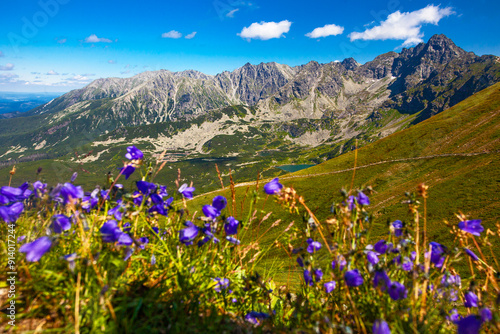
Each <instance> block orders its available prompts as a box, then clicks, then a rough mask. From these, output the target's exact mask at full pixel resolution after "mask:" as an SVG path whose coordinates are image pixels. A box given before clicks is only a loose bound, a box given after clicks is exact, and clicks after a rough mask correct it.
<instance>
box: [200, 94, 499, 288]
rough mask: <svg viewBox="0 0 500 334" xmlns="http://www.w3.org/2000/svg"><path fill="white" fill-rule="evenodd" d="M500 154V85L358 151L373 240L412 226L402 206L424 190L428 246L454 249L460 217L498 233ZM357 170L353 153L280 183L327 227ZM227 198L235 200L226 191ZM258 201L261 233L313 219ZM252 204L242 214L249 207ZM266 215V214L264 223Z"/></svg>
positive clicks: (239, 194) (270, 264)
mask: <svg viewBox="0 0 500 334" xmlns="http://www.w3.org/2000/svg"><path fill="white" fill-rule="evenodd" d="M499 149H500V84H496V85H494V86H492V87H490V88H487V89H485V90H483V91H481V92H479V93H477V94H475V95H474V96H472V97H470V98H468V99H467V100H465V101H463V102H462V103H460V104H458V105H456V106H454V107H453V108H450V109H449V110H447V111H445V112H443V113H441V114H438V115H436V116H434V117H432V118H430V119H428V120H426V121H424V122H422V123H420V124H417V125H415V126H413V127H411V128H409V129H406V130H403V131H400V132H398V133H395V134H392V135H390V136H388V137H386V138H384V139H381V140H379V141H377V142H375V143H372V144H370V145H367V146H365V147H363V148H361V149H359V150H358V158H357V169H356V174H355V180H354V188H364V187H366V186H369V185H371V186H372V187H373V189H374V191H375V193H374V194H373V195H372V196H371V205H370V210H371V211H372V212H374V214H375V217H376V219H375V225H374V227H373V229H372V232H371V233H372V237H373V238H374V240H375V237H376V236H380V235H381V234H383V233H386V231H387V229H386V224H387V222H388V221H393V220H395V219H400V220H403V221H405V220H408V219H409V218H410V215H409V214H408V208H407V205H406V204H403V203H402V202H403V201H404V200H405V199H406V198H405V196H404V194H405V192H414V191H415V190H416V186H417V185H418V184H419V183H421V182H424V183H426V184H427V185H429V186H430V189H429V194H430V195H429V199H428V210H427V211H428V216H427V218H428V230H429V231H428V235H429V238H430V240H435V241H439V242H442V243H444V244H449V243H450V241H451V240H450V238H451V235H450V233H449V227H448V226H446V225H445V224H443V221H444V220H448V221H449V222H450V223H453V224H456V223H458V219H457V218H456V217H455V214H456V213H458V212H459V211H461V212H463V213H464V214H466V215H468V216H470V218H471V219H482V220H483V223H484V225H485V227H486V228H491V227H493V226H494V224H495V223H496V222H499V218H498V217H500V192H499V191H498V190H499V189H500V152H499ZM353 165H354V152H349V153H347V154H344V155H342V156H339V157H337V158H334V159H332V160H329V161H327V162H325V163H322V164H320V165H317V166H315V167H311V168H308V169H305V170H302V171H299V172H296V173H293V174H289V175H287V176H284V177H282V178H281V179H280V181H281V182H282V183H283V184H284V185H285V186H291V187H293V188H294V189H296V190H297V192H298V193H299V194H301V195H303V196H304V197H305V199H306V202H307V203H308V205H309V207H310V208H311V209H312V210H313V212H314V213H315V214H316V215H317V216H318V218H320V219H325V218H327V217H328V216H329V215H330V211H329V210H330V207H331V205H332V203H333V202H338V201H340V200H341V196H340V194H339V190H340V189H341V188H344V189H349V187H350V183H351V179H352V175H353ZM263 182H264V181H261V186H260V188H261V189H262V184H263ZM247 188H250V190H252V189H254V188H255V186H254V185H252V186H247V185H242V186H238V187H236V202H237V203H236V208H237V210H236V212H237V214H239V211H240V210H241V207H242V206H241V202H242V200H243V199H244V198H245V193H246V192H247ZM221 192H222V193H224V194H225V195H226V196H227V197H228V198H230V197H231V196H230V192H229V190H228V189H227V188H226V190H225V191H221ZM249 193H251V191H250V192H249ZM258 193H259V195H260V197H261V198H260V200H259V201H260V202H259V203H258V204H257V206H256V207H257V208H259V209H260V208H261V207H263V205H264V201H266V203H265V208H266V210H265V211H268V210H270V211H273V214H272V215H271V216H270V217H269V218H268V219H267V220H265V221H264V222H263V223H262V224H261V226H260V228H259V229H260V230H261V231H265V230H266V229H267V227H268V226H269V225H270V224H272V223H273V222H274V221H275V220H276V219H282V220H284V221H289V220H288V219H290V220H295V221H296V222H297V223H301V224H305V222H303V220H304V221H305V220H306V218H307V217H305V218H304V219H302V218H301V217H300V216H296V215H295V216H293V217H292V216H291V215H290V214H289V213H288V212H287V211H285V210H284V209H283V208H280V207H279V206H278V205H277V204H275V203H274V200H273V199H272V198H266V197H265V195H264V194H263V192H262V190H260V191H259V192H258ZM216 194H217V193H215V192H214V193H210V194H207V195H203V196H199V197H197V198H195V199H194V200H193V201H192V202H191V207H192V208H195V207H199V204H200V203H207V204H208V203H210V199H211V198H212V197H213V196H215V195H216ZM248 198H249V196H247V198H246V201H245V203H244V205H243V206H244V209H243V210H245V208H247V207H248V203H249V200H248ZM263 215H264V212H263V213H262V214H260V215H259V214H258V217H262V216H263ZM285 225H286V224H285ZM304 226H305V225H304ZM285 227H286V226H281V227H278V228H273V229H271V230H270V231H269V232H268V233H267V234H266V235H265V236H264V237H263V241H264V243H265V241H266V240H267V242H272V241H273V240H274V238H275V236H276V235H278V234H279V233H280V231H281V230H282V229H284V228H285ZM382 231H383V232H382ZM285 257H286V255H285V253H284V251H282V250H280V249H279V248H276V249H275V251H273V252H272V254H271V256H269V257H268V258H267V259H266V261H264V262H263V263H262V266H263V268H266V269H271V271H275V270H272V268H274V269H277V268H278V267H277V263H280V262H281V259H284V258H285ZM286 263H288V264H289V265H290V267H291V268H295V267H296V265H295V263H294V262H293V261H290V260H287V261H286ZM279 268H280V271H282V272H284V270H282V269H284V268H286V266H283V265H282V264H280V265H279ZM283 279H284V276H283Z"/></svg>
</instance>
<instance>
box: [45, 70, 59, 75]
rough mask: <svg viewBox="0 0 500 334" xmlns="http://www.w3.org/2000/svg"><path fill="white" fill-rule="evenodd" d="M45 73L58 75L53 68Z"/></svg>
mask: <svg viewBox="0 0 500 334" xmlns="http://www.w3.org/2000/svg"><path fill="white" fill-rule="evenodd" d="M47 75H59V73H57V72H56V71H54V70H50V71H48V72H47Z"/></svg>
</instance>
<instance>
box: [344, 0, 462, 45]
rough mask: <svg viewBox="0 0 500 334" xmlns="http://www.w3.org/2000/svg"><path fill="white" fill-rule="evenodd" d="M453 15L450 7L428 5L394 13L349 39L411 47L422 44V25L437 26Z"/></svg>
mask: <svg viewBox="0 0 500 334" xmlns="http://www.w3.org/2000/svg"><path fill="white" fill-rule="evenodd" d="M452 14H455V12H454V11H453V10H452V8H451V7H445V8H440V7H439V6H434V5H428V6H427V7H425V8H422V9H419V10H416V11H413V12H405V13H401V12H400V11H397V12H394V13H392V14H390V15H389V16H388V17H387V20H385V21H382V22H381V23H380V25H378V26H375V27H373V28H370V29H366V30H365V31H363V32H352V33H350V34H349V38H350V39H351V42H352V41H355V40H358V39H361V40H386V39H394V40H404V42H403V45H402V46H411V45H415V44H418V43H421V42H423V40H422V37H424V34H423V33H422V32H421V31H420V29H421V28H422V25H423V24H426V23H431V24H434V25H437V24H438V23H439V21H440V20H441V19H442V18H444V17H446V16H450V15H452Z"/></svg>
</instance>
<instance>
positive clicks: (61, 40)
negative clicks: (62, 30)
mask: <svg viewBox="0 0 500 334" xmlns="http://www.w3.org/2000/svg"><path fill="white" fill-rule="evenodd" d="M93 36H95V35H93ZM96 37H97V36H96ZM88 38H90V37H87V39H88ZM67 41H68V39H67V38H61V39H58V40H57V43H59V44H64V43H66V42H67Z"/></svg>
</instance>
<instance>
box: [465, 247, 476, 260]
mask: <svg viewBox="0 0 500 334" xmlns="http://www.w3.org/2000/svg"><path fill="white" fill-rule="evenodd" d="M464 251H465V253H467V255H469V256H470V258H471V259H472V261H478V260H479V258H478V257H477V255H476V254H474V252H473V251H471V250H470V249H468V248H464Z"/></svg>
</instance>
